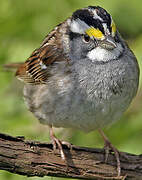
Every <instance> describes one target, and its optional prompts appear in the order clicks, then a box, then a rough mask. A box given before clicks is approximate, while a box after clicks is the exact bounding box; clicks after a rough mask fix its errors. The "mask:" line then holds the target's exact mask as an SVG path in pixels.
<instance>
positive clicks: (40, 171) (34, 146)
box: [0, 134, 142, 180]
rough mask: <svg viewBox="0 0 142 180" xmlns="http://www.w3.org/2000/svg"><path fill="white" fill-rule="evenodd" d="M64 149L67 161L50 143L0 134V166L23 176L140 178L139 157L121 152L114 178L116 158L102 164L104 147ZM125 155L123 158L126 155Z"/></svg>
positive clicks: (140, 161) (97, 178)
mask: <svg viewBox="0 0 142 180" xmlns="http://www.w3.org/2000/svg"><path fill="white" fill-rule="evenodd" d="M63 147H64V152H65V154H66V157H67V162H64V161H63V160H61V157H60V153H59V152H58V150H57V152H53V150H52V144H46V143H40V142H35V141H25V140H24V138H23V137H12V136H9V135H5V134H0V169H1V170H6V171H9V172H12V173H15V174H21V175H25V176H39V177H43V176H55V177H64V178H77V179H90V180H91V179H94V180H95V179H96V180H99V179H125V178H124V177H125V176H126V175H127V177H126V179H128V180H129V179H134V180H141V179H142V156H141V155H139V156H138V155H133V154H128V153H123V154H124V156H123V157H120V161H121V168H122V169H121V170H122V173H121V175H122V176H121V177H119V178H118V177H117V171H116V159H115V157H114V155H113V154H110V155H109V158H108V163H107V164H106V163H104V150H103V149H92V148H82V147H77V146H73V149H72V150H69V149H68V148H67V147H66V146H63ZM125 156H126V157H127V158H126V157H125Z"/></svg>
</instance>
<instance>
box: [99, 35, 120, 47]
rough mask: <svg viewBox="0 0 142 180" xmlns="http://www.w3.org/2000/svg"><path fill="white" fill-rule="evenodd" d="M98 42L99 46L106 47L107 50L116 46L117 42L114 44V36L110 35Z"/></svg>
mask: <svg viewBox="0 0 142 180" xmlns="http://www.w3.org/2000/svg"><path fill="white" fill-rule="evenodd" d="M98 44H99V46H100V47H102V48H104V49H107V50H113V49H114V48H116V47H117V44H116V42H115V40H114V38H113V37H111V36H107V37H106V38H105V39H104V40H102V41H99V43H98Z"/></svg>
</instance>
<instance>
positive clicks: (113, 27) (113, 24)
mask: <svg viewBox="0 0 142 180" xmlns="http://www.w3.org/2000/svg"><path fill="white" fill-rule="evenodd" d="M111 28H112V35H113V36H115V33H116V25H115V23H114V22H113V21H112V23H111Z"/></svg>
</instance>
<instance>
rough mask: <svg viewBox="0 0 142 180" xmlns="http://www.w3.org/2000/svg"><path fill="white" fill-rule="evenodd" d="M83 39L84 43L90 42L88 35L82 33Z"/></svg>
mask: <svg viewBox="0 0 142 180" xmlns="http://www.w3.org/2000/svg"><path fill="white" fill-rule="evenodd" d="M83 41H84V42H85V43H89V42H90V37H89V36H88V35H87V34H84V35H83Z"/></svg>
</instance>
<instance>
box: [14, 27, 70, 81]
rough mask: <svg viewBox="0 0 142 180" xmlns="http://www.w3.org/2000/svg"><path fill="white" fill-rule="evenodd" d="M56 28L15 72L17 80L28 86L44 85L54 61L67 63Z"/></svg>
mask: <svg viewBox="0 0 142 180" xmlns="http://www.w3.org/2000/svg"><path fill="white" fill-rule="evenodd" d="M57 28H58V27H57ZM57 28H56V29H54V30H53V31H52V32H51V33H50V34H49V35H48V36H47V37H46V39H45V40H44V41H43V43H42V45H41V47H40V48H39V49H37V50H35V51H34V52H33V53H32V55H31V56H30V57H29V58H28V60H27V61H26V62H25V63H24V64H22V65H21V66H20V67H19V68H18V70H17V72H16V76H17V78H18V79H20V80H21V81H24V82H25V83H29V84H41V83H46V82H47V79H48V77H49V76H50V71H49V69H50V68H51V65H52V64H53V63H54V62H56V61H58V62H59V61H67V59H66V58H65V56H64V53H63V51H62V49H63V48H62V43H61V39H60V37H61V34H60V33H59V32H58V29H57ZM57 33H58V36H57ZM57 37H58V38H57Z"/></svg>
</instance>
